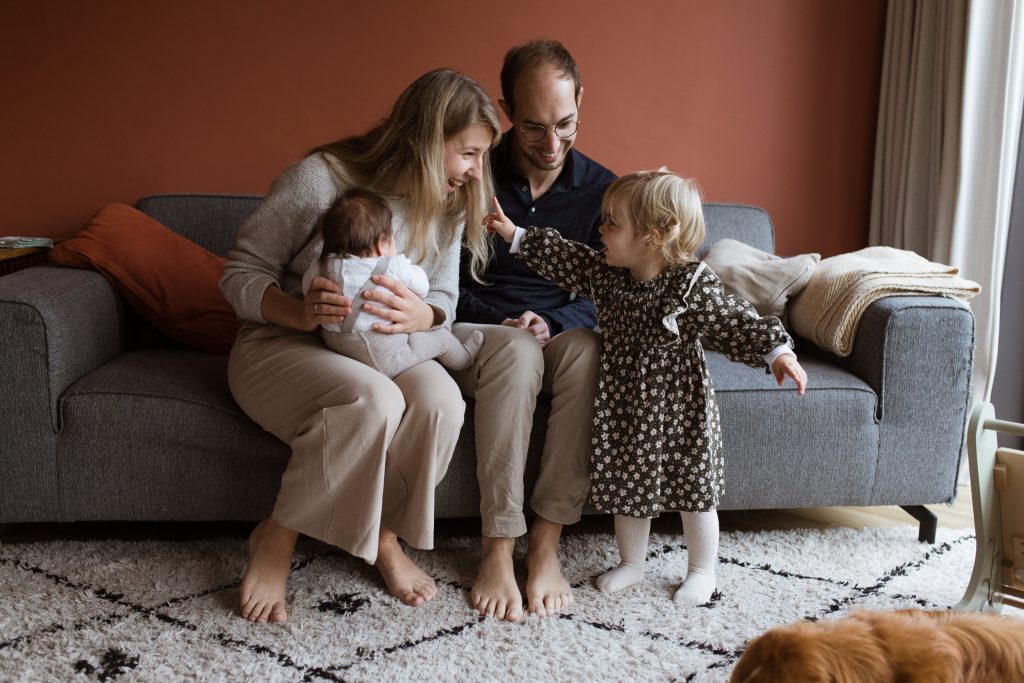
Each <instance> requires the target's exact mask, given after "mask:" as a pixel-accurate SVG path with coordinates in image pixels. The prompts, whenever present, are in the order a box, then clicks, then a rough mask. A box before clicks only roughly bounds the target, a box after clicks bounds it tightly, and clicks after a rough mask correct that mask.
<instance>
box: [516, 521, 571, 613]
mask: <svg viewBox="0 0 1024 683" xmlns="http://www.w3.org/2000/svg"><path fill="white" fill-rule="evenodd" d="M561 535H562V525H561V524H556V523H555V522H551V521H548V520H546V519H544V518H543V517H537V519H536V520H535V521H534V523H533V528H532V529H531V530H530V549H529V550H528V551H527V553H526V571H527V572H528V574H527V579H526V599H527V601H528V605H529V610H530V613H531V614H536V615H537V616H538V617H544V616H547V615H549V614H558V613H559V612H561V611H562V610H567V609H569V608H570V607H572V588H571V587H570V586H569V582H568V581H566V580H565V577H564V576H562V567H561V565H560V564H559V563H558V540H559V538H560V537H561Z"/></svg>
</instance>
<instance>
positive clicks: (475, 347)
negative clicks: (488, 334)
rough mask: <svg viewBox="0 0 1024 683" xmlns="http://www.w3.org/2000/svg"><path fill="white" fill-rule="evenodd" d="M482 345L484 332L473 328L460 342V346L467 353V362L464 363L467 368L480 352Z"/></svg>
mask: <svg viewBox="0 0 1024 683" xmlns="http://www.w3.org/2000/svg"><path fill="white" fill-rule="evenodd" d="M483 345H484V333H483V332H481V331H480V330H473V331H472V332H471V333H470V335H469V338H468V339H466V341H464V342H462V348H464V349H466V353H468V354H469V362H468V363H466V367H467V368H468V367H469V366H470V365H472V364H473V363H475V362H476V357H477V356H478V355H479V354H480V348H481V347H482V346H483Z"/></svg>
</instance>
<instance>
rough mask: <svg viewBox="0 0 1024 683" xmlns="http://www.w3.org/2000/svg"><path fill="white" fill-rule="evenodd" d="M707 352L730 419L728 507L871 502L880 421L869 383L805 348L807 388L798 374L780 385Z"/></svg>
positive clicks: (726, 435) (725, 439)
mask: <svg viewBox="0 0 1024 683" xmlns="http://www.w3.org/2000/svg"><path fill="white" fill-rule="evenodd" d="M798 351H799V349H798ZM705 355H706V357H707V362H708V369H709V370H710V372H711V379H712V382H713V384H714V389H715V394H716V396H717V397H718V404H719V407H720V412H721V419H722V445H723V450H724V452H725V491H724V493H723V495H722V501H721V505H720V507H721V509H723V510H743V509H769V508H780V507H792V506H793V505H794V501H799V503H798V504H799V505H800V506H801V507H803V506H815V505H868V504H869V501H870V500H871V493H872V489H873V487H874V483H875V473H876V471H877V468H878V435H879V425H878V422H877V419H876V407H877V402H878V396H877V395H876V394H875V392H874V391H873V390H872V389H871V387H870V386H868V385H867V383H865V382H864V381H863V380H861V379H859V378H858V377H857V376H855V375H854V374H852V373H850V372H847V371H845V370H842V369H841V368H838V367H836V366H835V365H832V364H831V363H828V362H826V361H823V360H821V359H819V358H815V357H813V356H811V355H808V354H801V356H800V363H801V365H803V366H804V369H805V370H807V375H808V376H809V377H810V378H811V381H810V383H809V384H808V387H807V392H806V393H805V394H804V395H803V396H800V395H799V394H797V392H796V391H795V390H794V389H793V384H792V382H789V381H787V383H786V384H785V385H784V386H782V387H779V386H778V385H777V384H776V383H775V380H774V378H773V377H772V376H771V375H770V374H768V373H766V372H765V371H764V370H755V369H754V368H751V367H748V366H746V365H743V364H741V363H733V362H730V361H729V360H728V359H727V358H725V356H723V355H721V354H719V353H716V352H713V351H708V352H706V354H705ZM823 425H827V428H825V429H823Z"/></svg>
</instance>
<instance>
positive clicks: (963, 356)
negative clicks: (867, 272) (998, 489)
mask: <svg viewBox="0 0 1024 683" xmlns="http://www.w3.org/2000/svg"><path fill="white" fill-rule="evenodd" d="M974 344H975V334H974V315H973V314H972V313H971V309H970V308H969V307H968V306H967V304H966V303H964V302H963V301H960V300H959V299H952V298H947V297H941V296H894V297H886V298H884V299H879V300H878V301H875V302H874V303H872V304H871V305H870V306H869V307H868V309H867V311H865V312H864V315H863V317H862V318H861V321H860V325H859V326H858V328H857V334H856V337H855V339H854V344H853V352H852V353H851V354H850V356H849V357H847V358H838V357H836V356H833V355H830V354H824V355H826V356H827V357H828V358H829V359H830V360H832V361H833V362H834V363H835V364H836V365H839V366H840V367H843V368H845V369H846V370H849V371H850V372H852V373H854V374H855V375H857V376H858V377H860V378H861V379H863V380H864V381H865V382H867V383H868V384H869V385H870V386H871V387H872V388H873V389H874V390H875V393H876V394H877V395H878V408H877V419H878V421H879V439H878V441H879V444H878V451H879V453H878V467H877V469H876V478H875V486H874V488H873V490H872V496H871V499H872V500H871V504H872V505H892V504H901V505H907V504H921V503H934V502H940V501H950V500H952V499H953V498H954V496H955V493H956V482H957V474H958V471H959V466H960V454H961V451H962V449H963V444H964V438H965V435H966V429H967V418H968V412H969V409H970V401H971V375H972V371H973V366H974Z"/></svg>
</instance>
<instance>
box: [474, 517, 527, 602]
mask: <svg viewBox="0 0 1024 683" xmlns="http://www.w3.org/2000/svg"><path fill="white" fill-rule="evenodd" d="M515 545H516V539H514V538H487V537H486V536H485V537H484V539H483V553H484V556H483V558H482V559H481V560H480V568H479V569H478V570H477V575H476V581H474V582H473V590H471V591H470V593H469V596H470V599H471V600H472V601H473V607H474V608H475V609H476V610H477V611H478V612H480V614H482V615H484V616H486V617H495V618H497V619H504V620H507V621H519V620H520V619H521V618H522V616H523V596H522V594H521V593H520V592H519V584H517V583H516V574H515V570H514V568H513V566H512V551H513V550H514V549H515Z"/></svg>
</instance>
